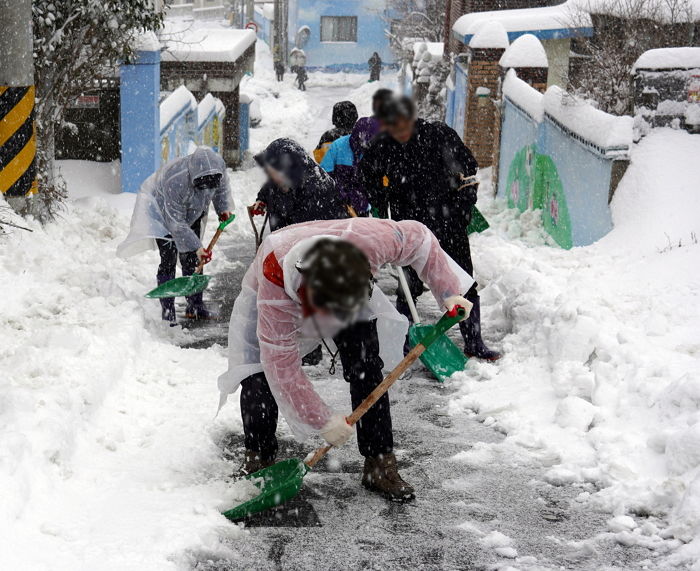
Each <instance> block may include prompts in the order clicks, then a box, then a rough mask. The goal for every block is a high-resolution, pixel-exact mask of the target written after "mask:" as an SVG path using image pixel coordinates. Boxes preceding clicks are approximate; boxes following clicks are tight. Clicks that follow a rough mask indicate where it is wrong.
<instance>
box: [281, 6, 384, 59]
mask: <svg viewBox="0 0 700 571" xmlns="http://www.w3.org/2000/svg"><path fill="white" fill-rule="evenodd" d="M386 9H387V7H386V1H385V0H306V1H305V2H290V4H289V27H288V29H289V46H290V49H291V48H293V47H294V40H295V36H296V33H297V30H299V29H300V28H302V27H303V26H308V28H309V31H310V34H309V39H308V42H307V43H306V45H304V46H299V47H300V48H302V49H303V50H304V51H305V52H306V56H307V67H309V68H310V69H314V68H325V69H332V70H336V69H337V70H353V69H354V70H357V69H367V68H368V65H367V60H368V59H369V58H370V57H371V56H372V53H373V52H375V51H376V52H378V53H379V56H380V57H381V58H382V62H384V64H390V63H393V61H394V58H393V55H392V53H391V50H390V49H389V39H388V38H387V36H386V34H385V32H384V30H385V29H386V28H387V22H386V21H385V12H386ZM324 16H351V17H356V18H357V41H354V42H353V41H323V42H322V41H321V18H322V17H324Z"/></svg>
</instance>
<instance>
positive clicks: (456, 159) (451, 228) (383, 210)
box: [358, 97, 500, 361]
mask: <svg viewBox="0 0 700 571" xmlns="http://www.w3.org/2000/svg"><path fill="white" fill-rule="evenodd" d="M377 118H378V119H379V121H380V123H381V125H382V127H383V129H384V131H383V132H382V133H380V134H379V135H378V136H377V137H376V138H375V139H374V141H373V142H372V144H371V145H370V146H369V148H368V149H367V150H366V151H365V154H364V155H363V157H362V161H360V164H359V167H358V168H359V173H360V177H361V180H362V183H363V186H364V188H365V191H366V192H367V194H368V196H367V198H368V200H369V202H370V203H371V204H372V206H373V207H375V208H377V209H378V211H379V213H380V215H382V216H387V214H388V210H389V208H391V217H392V218H393V219H394V220H417V221H418V222H422V223H423V224H425V225H426V226H427V227H428V228H429V229H430V230H431V231H432V232H433V234H435V236H436V237H437V239H438V241H439V242H440V245H441V246H442V248H443V249H444V250H445V251H446V252H447V253H448V254H449V255H450V256H451V257H452V258H453V259H454V260H455V261H456V262H457V263H458V264H459V265H460V266H461V267H462V268H463V269H464V270H465V271H467V272H468V273H469V274H470V275H473V267H472V259H471V252H470V250H469V236H468V234H467V226H468V225H469V221H470V218H471V209H472V206H474V204H476V195H477V189H478V181H477V178H476V172H477V169H478V165H477V163H476V160H475V159H474V156H473V155H472V153H471V151H470V150H469V149H468V148H467V147H466V145H465V144H464V143H463V142H462V140H461V139H460V138H459V136H458V135H457V133H456V132H455V131H454V130H453V129H451V128H450V127H448V126H447V125H445V124H444V123H441V122H435V123H429V122H427V121H424V120H423V119H416V110H415V106H414V104H413V102H412V101H411V100H410V99H409V98H408V97H399V98H396V97H394V98H391V99H388V100H385V101H383V102H382V103H381V105H380V106H379V109H378V113H377ZM385 177H386V178H385ZM386 179H388V186H387V184H386V183H387V181H386ZM406 273H407V278H408V281H409V288H410V290H411V295H412V296H413V298H414V301H415V299H416V298H417V297H418V296H419V295H420V294H421V293H422V292H423V284H422V282H421V281H420V280H419V279H418V276H417V275H416V274H415V272H412V271H411V270H410V268H409V269H408V271H407V272H406ZM397 297H398V299H397V304H396V306H397V309H398V310H399V311H400V312H401V313H403V314H404V315H406V316H407V317H408V318H409V319H410V312H409V310H408V304H407V302H406V299H405V297H404V294H403V292H402V291H401V289H399V290H398V292H397ZM465 297H466V298H467V299H468V300H469V301H470V302H472V303H473V304H474V307H473V309H472V312H471V314H470V315H469V318H468V319H467V320H466V321H463V322H462V323H460V330H461V333H462V336H463V338H464V342H465V348H464V352H465V354H466V355H467V356H469V357H478V358H482V359H488V360H492V361H495V360H497V359H499V358H500V354H499V353H497V352H495V351H492V350H491V349H489V348H488V347H487V346H486V345H485V344H484V341H483V340H482V338H481V323H480V321H481V320H480V306H479V295H478V294H477V290H476V284H474V285H473V286H472V288H471V289H470V290H469V291H468V292H467V293H466V294H465Z"/></svg>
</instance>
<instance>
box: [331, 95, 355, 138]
mask: <svg viewBox="0 0 700 571" xmlns="http://www.w3.org/2000/svg"><path fill="white" fill-rule="evenodd" d="M357 117H358V115H357V107H355V104H354V103H353V102H352V101H339V102H338V103H336V104H335V105H334V106H333V118H332V120H333V125H335V126H336V127H337V128H338V129H342V130H343V131H346V132H347V133H349V132H350V131H351V130H352V128H353V126H354V125H355V122H356V121H357Z"/></svg>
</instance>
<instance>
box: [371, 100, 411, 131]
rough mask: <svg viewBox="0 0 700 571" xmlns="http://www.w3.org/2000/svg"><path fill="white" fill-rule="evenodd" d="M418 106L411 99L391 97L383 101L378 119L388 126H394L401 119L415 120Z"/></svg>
mask: <svg viewBox="0 0 700 571" xmlns="http://www.w3.org/2000/svg"><path fill="white" fill-rule="evenodd" d="M415 117H416V105H415V103H413V100H412V99H411V98H410V97H407V96H405V95H402V96H401V97H390V98H388V99H385V100H383V101H382V102H381V103H380V104H379V108H378V109H377V119H379V120H380V121H381V122H382V123H385V124H387V125H394V124H396V123H397V122H398V121H399V120H401V119H415Z"/></svg>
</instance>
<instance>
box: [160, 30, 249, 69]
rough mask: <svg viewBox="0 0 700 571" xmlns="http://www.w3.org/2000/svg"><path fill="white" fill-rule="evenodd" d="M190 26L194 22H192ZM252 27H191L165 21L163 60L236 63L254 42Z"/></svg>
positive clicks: (162, 33)
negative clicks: (239, 28) (244, 28)
mask: <svg viewBox="0 0 700 571" xmlns="http://www.w3.org/2000/svg"><path fill="white" fill-rule="evenodd" d="M189 24H190V26H191V23H189ZM255 40H256V35H255V32H254V31H253V30H236V29H234V28H228V27H227V28H224V27H211V28H207V27H188V25H187V23H183V22H180V21H170V22H169V21H166V23H165V27H164V29H163V32H161V42H162V43H163V45H164V47H165V51H164V52H163V53H162V54H161V59H162V60H163V61H226V62H234V61H236V60H237V59H238V58H240V57H241V56H242V55H243V52H245V51H246V49H248V48H249V47H250V46H252V45H253V44H254V43H255Z"/></svg>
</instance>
